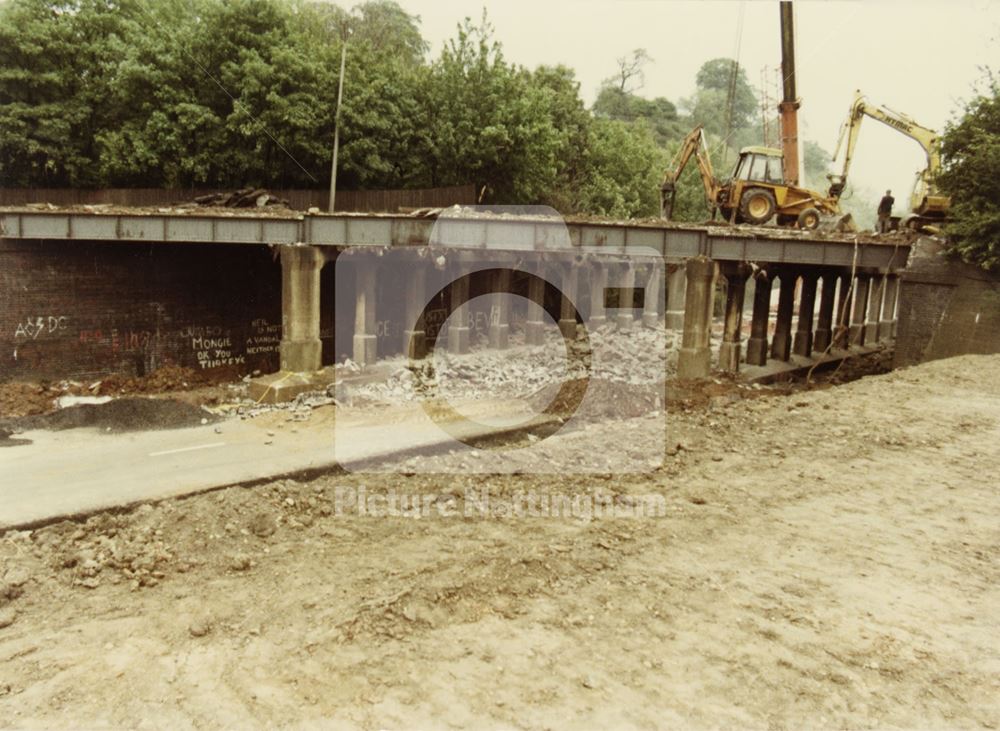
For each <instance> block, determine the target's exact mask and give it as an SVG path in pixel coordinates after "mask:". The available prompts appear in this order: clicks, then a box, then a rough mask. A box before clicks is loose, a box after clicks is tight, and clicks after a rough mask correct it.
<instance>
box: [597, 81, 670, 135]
mask: <svg viewBox="0 0 1000 731" xmlns="http://www.w3.org/2000/svg"><path fill="white" fill-rule="evenodd" d="M593 112H594V115H595V116H597V117H600V118H602V119H615V120H618V121H621V122H636V121H638V120H640V119H641V120H644V121H645V122H646V123H647V124H648V125H649V126H650V128H651V129H652V131H653V135H654V137H655V138H656V142H657V144H660V145H664V144H666V143H667V142H668V141H669V140H672V139H676V138H678V137H681V136H683V135H684V134H685V132H686V130H685V129H684V125H683V124H682V123H681V122H680V120H679V118H678V116H677V107H676V106H674V103H673V102H671V101H670V100H669V99H667V98H665V97H662V96H658V97H656V98H655V99H646V98H644V97H641V96H638V95H636V94H631V93H629V92H627V91H622V90H621V89H620V88H619V87H617V86H614V85H611V84H607V83H605V84H604V85H603V86H601V90H600V91H599V92H598V94H597V101H595V102H594V106H593Z"/></svg>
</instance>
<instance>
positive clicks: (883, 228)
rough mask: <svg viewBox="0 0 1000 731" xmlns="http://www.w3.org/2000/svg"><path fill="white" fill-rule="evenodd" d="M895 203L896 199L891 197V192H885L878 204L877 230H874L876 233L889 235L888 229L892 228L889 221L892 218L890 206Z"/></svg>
mask: <svg viewBox="0 0 1000 731" xmlns="http://www.w3.org/2000/svg"><path fill="white" fill-rule="evenodd" d="M895 202H896V199H895V198H893V197H892V191H891V190H887V191H886V192H885V195H884V196H882V200H881V201H880V202H879V204H878V228H876V231H877V232H878V233H880V234H887V233H889V229H890V228H891V227H892V222H891V221H890V218H891V217H892V204H893V203H895Z"/></svg>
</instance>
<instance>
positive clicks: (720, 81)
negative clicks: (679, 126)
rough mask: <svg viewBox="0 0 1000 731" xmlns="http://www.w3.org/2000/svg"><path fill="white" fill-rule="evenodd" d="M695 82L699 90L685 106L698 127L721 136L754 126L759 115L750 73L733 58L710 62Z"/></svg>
mask: <svg viewBox="0 0 1000 731" xmlns="http://www.w3.org/2000/svg"><path fill="white" fill-rule="evenodd" d="M734 71H735V78H734V76H733V74H734ZM695 83H696V85H697V90H696V91H695V94H694V96H692V97H690V98H689V99H686V100H685V102H684V105H685V107H686V108H687V109H688V111H689V113H690V115H691V118H692V120H693V121H694V122H695V123H696V124H701V125H704V127H705V129H706V130H707V131H708V132H711V133H712V134H715V135H719V136H724V135H726V134H731V133H732V132H733V131H734V130H741V129H745V128H747V127H750V126H751V124H752V123H753V119H754V117H755V116H756V114H757V97H756V96H755V95H754V93H753V89H752V88H751V86H750V82H749V81H747V74H746V71H745V70H744V69H742V68H739V67H737V66H736V61H734V60H733V59H730V58H715V59H712V60H711V61H706V62H705V63H703V64H702V66H701V68H700V69H699V70H698V75H697V76H696V77H695ZM730 92H732V98H731V99H730ZM730 101H731V104H730ZM730 107H731V109H730ZM758 144H759V143H758Z"/></svg>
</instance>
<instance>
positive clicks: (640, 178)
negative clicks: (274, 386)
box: [0, 0, 760, 219]
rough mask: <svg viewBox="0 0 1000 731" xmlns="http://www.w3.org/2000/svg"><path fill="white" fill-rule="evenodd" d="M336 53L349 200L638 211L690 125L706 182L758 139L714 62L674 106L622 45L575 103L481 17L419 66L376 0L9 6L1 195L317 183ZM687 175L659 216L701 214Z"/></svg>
mask: <svg viewBox="0 0 1000 731" xmlns="http://www.w3.org/2000/svg"><path fill="white" fill-rule="evenodd" d="M344 43H347V49H348V51H347V68H346V73H345V79H344V103H343V108H342V110H341V130H340V140H341V148H340V156H339V166H340V167H339V170H338V180H339V182H340V184H341V185H342V186H343V187H344V188H347V189H350V188H355V189H360V188H398V187H422V186H442V185H452V184H467V183H472V184H475V186H476V189H477V191H482V196H483V198H482V199H483V201H484V202H491V203H507V204H539V203H541V204H549V205H552V206H553V207H555V208H557V209H558V210H561V211H564V212H567V213H572V212H592V213H598V214H608V215H614V216H622V217H637V216H653V215H656V214H657V212H658V208H659V204H658V197H659V182H660V178H661V176H662V175H663V172H664V168H665V166H666V165H667V163H668V160H669V156H670V155H671V154H672V153H673V152H674V151H675V150H676V148H677V145H678V144H679V141H680V140H681V139H682V138H683V136H684V135H685V134H686V133H687V132H688V131H689V130H690V129H691V128H692V127H693V125H694V124H695V123H702V124H704V125H705V126H706V129H707V130H708V131H709V133H710V138H711V140H712V148H713V150H712V151H713V160H714V161H715V162H717V163H718V165H719V170H720V171H722V172H723V173H724V172H728V171H727V170H724V168H726V167H727V166H728V165H730V164H731V160H728V159H727V151H728V150H729V148H730V147H732V146H733V145H734V144H735V143H736V142H741V143H743V144H750V143H759V142H760V140H759V139H757V137H759V125H757V126H755V123H754V117H755V110H756V98H755V96H754V93H753V90H752V89H751V88H750V86H749V84H748V83H747V80H746V74H745V73H744V72H743V71H742V69H739V68H738V67H736V66H735V63H734V62H733V61H731V60H730V59H713V60H711V61H708V62H707V63H705V64H704V65H703V66H702V68H701V70H700V71H699V72H698V75H697V78H696V79H695V80H694V87H695V92H694V96H692V97H691V99H688V100H684V102H682V103H681V105H680V106H681V109H682V111H679V109H678V105H676V104H675V103H674V102H672V101H671V100H669V99H667V98H664V97H656V98H647V97H645V96H643V95H642V94H641V93H640V92H641V90H642V88H643V83H644V79H645V77H644V74H645V73H646V71H647V69H648V67H649V66H650V64H651V63H652V62H653V60H652V59H651V58H650V57H649V55H648V54H647V53H646V52H645V51H644V50H643V49H635V50H634V51H631V52H629V53H627V54H626V55H624V56H622V57H621V58H619V59H618V62H617V68H614V69H609V71H610V72H612V75H611V76H610V77H609V78H608V80H606V81H605V83H604V84H603V85H602V87H601V88H600V89H599V90H598V94H597V99H596V102H595V103H594V105H593V107H592V108H591V109H587V108H586V105H585V104H584V101H583V98H582V97H581V90H580V85H579V82H578V81H577V80H576V78H575V76H574V73H573V71H572V70H571V69H569V68H566V67H564V66H555V67H545V66H543V67H539V68H537V69H534V70H529V69H526V68H524V67H522V66H519V65H517V64H513V63H511V62H510V61H508V60H507V59H506V57H505V56H504V53H503V49H502V47H501V46H500V44H499V43H498V42H497V41H496V39H495V38H494V35H493V30H492V27H491V25H490V23H489V20H488V18H486V16H485V14H484V15H483V17H482V18H481V19H480V20H478V21H476V22H474V21H472V20H470V19H466V20H464V21H463V22H461V23H459V24H458V26H457V29H456V33H455V36H454V37H453V38H452V39H451V40H450V41H449V42H448V43H446V44H445V46H444V48H443V49H442V50H441V51H440V53H439V54H438V55H437V56H436V57H435V58H430V57H429V55H428V50H429V49H428V44H427V42H426V41H425V40H424V38H423V36H422V34H421V30H420V19H419V18H418V17H416V16H413V15H411V14H409V13H407V12H406V11H405V10H404V9H402V8H401V7H400V6H399V5H398V4H397V3H396V2H394V1H393V0H364V1H363V2H361V3H360V4H358V5H357V6H355V7H354V8H352V9H351V10H349V11H348V10H345V9H344V8H342V7H339V6H337V5H333V4H330V3H327V2H319V1H318V0H225V1H223V0H159V1H158V2H156V3H149V2H146V0H8V1H7V2H5V3H3V4H0V184H2V185H5V186H9V187H16V186H34V187H62V186H74V187H100V186H123V187H130V186H143V187H146V186H149V187H179V188H184V187H194V186H206V187H207V186H211V187H230V188H235V187H243V186H248V185H252V186H260V187H274V188H284V187H312V188H323V187H325V186H326V185H327V184H328V182H329V175H330V169H329V168H330V152H331V143H332V139H333V132H334V119H335V111H336V97H337V85H338V81H339V74H340V66H339V63H340V55H341V49H342V48H343V44H344ZM734 70H735V74H734ZM731 93H732V105H731V113H730V105H729V104H728V100H729V98H730V94H731ZM727 128H728V130H729V132H730V133H731V138H730V139H729V140H725V139H723V137H724V134H725V132H726V130H727ZM684 181H685V182H684V185H685V187H690V188H691V190H690V191H687V190H682V191H680V194H679V196H678V206H677V208H676V212H677V213H678V215H679V217H681V218H689V219H691V218H694V219H697V218H701V217H703V216H704V215H705V213H706V212H707V211H706V209H705V207H704V204H703V202H702V198H703V196H702V192H701V186H700V184H699V182H698V181H697V179H696V177H692V176H691V173H688V174H687V175H686V177H685V178H684Z"/></svg>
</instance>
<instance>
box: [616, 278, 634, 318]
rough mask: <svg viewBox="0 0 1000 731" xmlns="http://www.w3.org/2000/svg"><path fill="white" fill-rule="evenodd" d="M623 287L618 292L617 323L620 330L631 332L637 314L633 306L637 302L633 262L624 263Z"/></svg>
mask: <svg viewBox="0 0 1000 731" xmlns="http://www.w3.org/2000/svg"><path fill="white" fill-rule="evenodd" d="M621 266H622V267H624V268H623V269H622V286H621V287H620V288H619V290H618V297H619V300H618V315H617V317H616V318H615V321H616V322H617V323H618V329H619V330H631V329H632V323H633V322H635V313H634V312H633V309H634V308H633V307H632V305H633V304H634V302H635V267H634V266H633V265H632V263H631V262H627V261H626V262H624V263H623V264H622V265H621Z"/></svg>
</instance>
